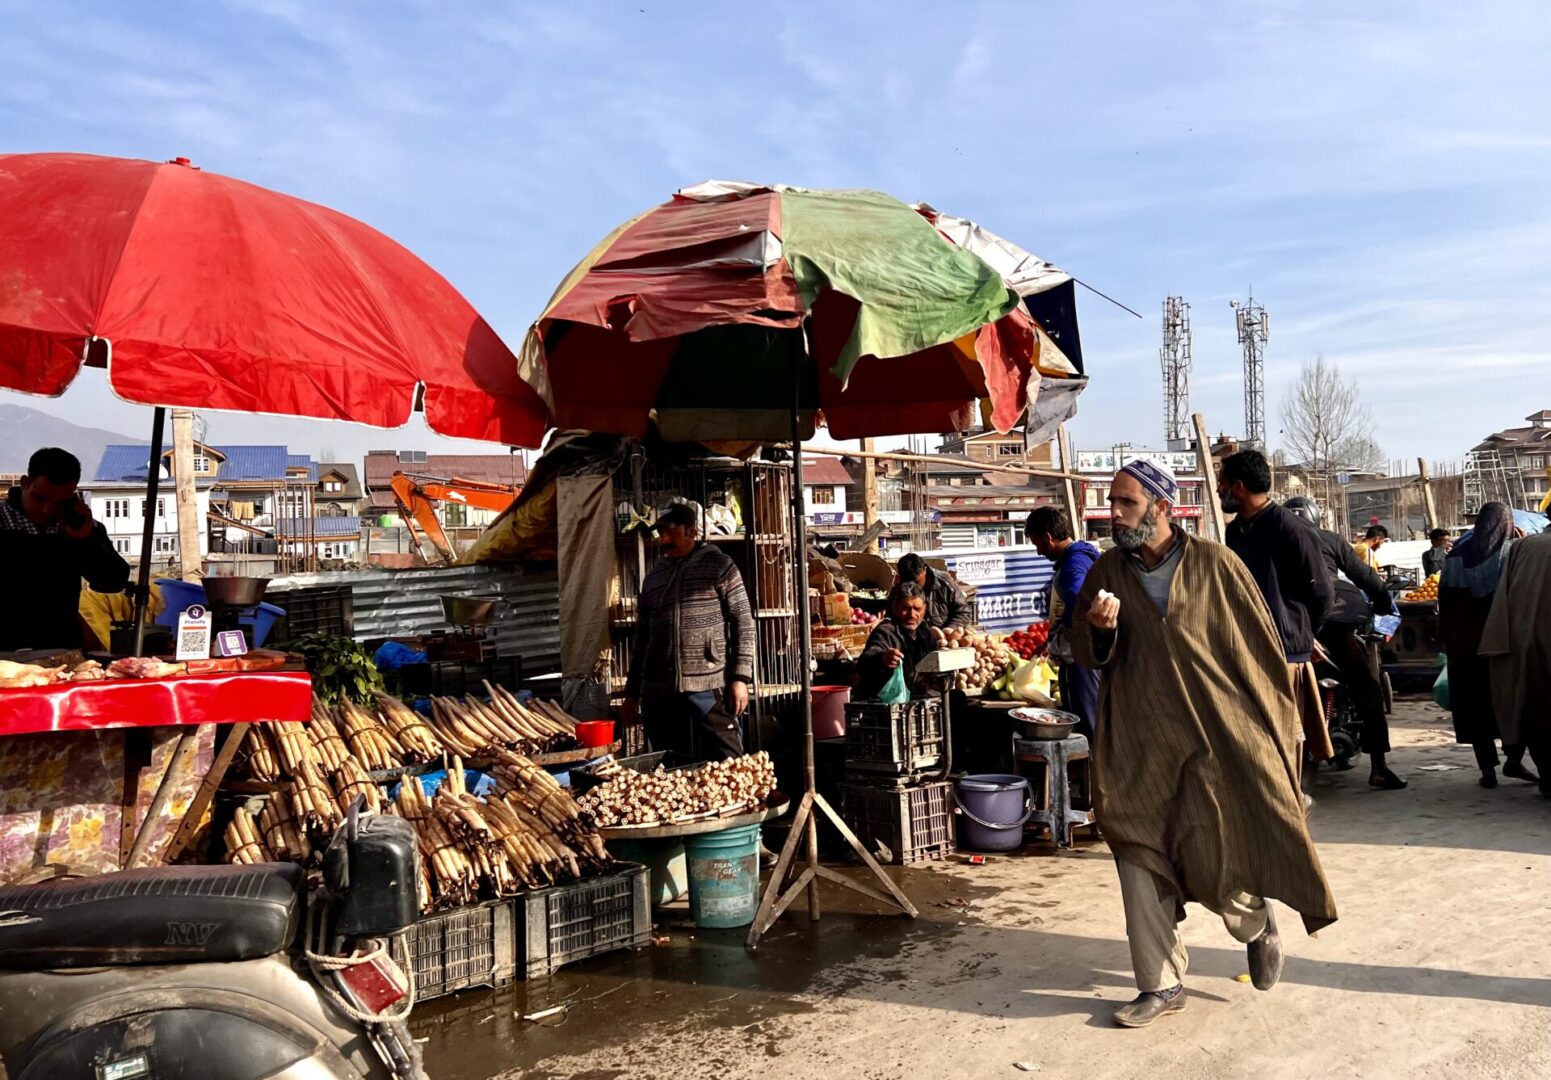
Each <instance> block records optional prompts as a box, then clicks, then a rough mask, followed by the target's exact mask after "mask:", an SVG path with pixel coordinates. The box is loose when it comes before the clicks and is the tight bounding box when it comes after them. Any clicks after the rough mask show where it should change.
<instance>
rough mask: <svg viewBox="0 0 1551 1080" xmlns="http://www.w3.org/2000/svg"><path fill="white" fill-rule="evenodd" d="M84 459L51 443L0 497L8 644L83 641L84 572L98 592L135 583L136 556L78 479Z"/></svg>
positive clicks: (5, 647)
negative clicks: (96, 516) (111, 535)
mask: <svg viewBox="0 0 1551 1080" xmlns="http://www.w3.org/2000/svg"><path fill="white" fill-rule="evenodd" d="M80 482H81V463H80V461H79V460H77V458H76V456H75V455H74V454H72V453H70V452H69V451H66V450H60V449H58V448H57V447H52V446H51V447H46V448H44V449H42V450H39V451H38V452H37V453H35V454H33V455H32V458H31V460H29V461H28V462H27V475H26V476H24V477H22V482H21V484H20V485H19V486H17V487H13V488H12V489H11V490H10V491H9V492H8V493H7V494H6V497H5V499H4V501H0V652H11V651H14V650H17V649H72V648H79V647H80V646H81V643H82V642H81V618H80V605H81V579H82V578H85V579H86V581H87V583H88V584H90V585H91V587H92V588H93V589H95V590H96V591H98V592H109V593H111V592H120V591H122V590H123V589H124V587H125V586H126V585H128V584H129V564H128V563H126V562H125V561H124V559H123V557H122V556H120V555H119V553H118V552H116V551H114V550H113V542H112V541H111V540H109V539H108V531H107V530H106V529H104V528H103V527H102V525H100V524H99V523H98V522H96V521H93V520H92V511H91V508H90V507H89V506H87V505H86V503H85V501H84V500H83V499H82V498H81V496H80V494H79V493H78V492H77V491H76V485H78V484H79V483H80Z"/></svg>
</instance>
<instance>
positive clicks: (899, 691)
mask: <svg viewBox="0 0 1551 1080" xmlns="http://www.w3.org/2000/svg"><path fill="white" fill-rule="evenodd" d="M878 700H879V701H881V702H883V703H884V704H885V705H898V704H899V703H900V702H903V701H909V700H910V691H909V690H907V689H905V665H904V664H903V663H901V664H900V665H899V667H897V668H895V669H894V674H892V675H890V676H889V680H888V682H886V683H884V684H883V689H882V690H879V691H878Z"/></svg>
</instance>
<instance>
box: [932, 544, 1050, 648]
mask: <svg viewBox="0 0 1551 1080" xmlns="http://www.w3.org/2000/svg"><path fill="white" fill-rule="evenodd" d="M921 554H922V555H925V556H928V557H933V558H938V557H940V558H942V559H943V560H944V561H945V562H946V563H947V564H948V569H949V570H950V571H952V572H953V574H954V576H956V577H957V578H958V579H959V581H960V582H961V583H963V584H964V585H966V586H968V585H973V586H974V587H975V608H976V616H977V618H978V620H979V622H980V625H981V626H984V627H985V628H986V629H988V630H995V631H996V632H997V633H1001V634H1010V633H1012V632H1013V631H1014V630H1022V629H1023V628H1024V627H1026V626H1028V625H1029V623H1031V622H1037V621H1039V620H1041V619H1044V618H1046V617H1047V616H1048V615H1049V608H1048V597H1047V596H1046V590H1047V589H1049V588H1050V578H1051V576H1052V575H1053V574H1054V573H1055V567H1054V566H1052V565H1051V563H1050V561H1049V560H1048V559H1046V558H1045V557H1044V556H1042V555H1040V553H1039V552H1037V551H1035V550H1034V549H1033V548H990V549H988V550H985V551H951V552H931V551H923V552H921Z"/></svg>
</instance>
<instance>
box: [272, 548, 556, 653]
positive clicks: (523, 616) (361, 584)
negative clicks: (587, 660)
mask: <svg viewBox="0 0 1551 1080" xmlns="http://www.w3.org/2000/svg"><path fill="white" fill-rule="evenodd" d="M310 585H349V586H350V587H351V592H352V603H351V606H352V608H353V611H354V616H355V636H356V638H357V639H365V638H377V637H390V636H393V635H396V634H417V633H423V632H425V631H430V630H445V629H447V621H446V620H445V619H444V618H443V617H442V602H441V597H442V596H443V595H454V596H456V595H463V596H496V597H499V598H500V601H501V603H500V605H499V606H498V608H497V611H496V621H495V627H496V647H497V648H498V649H499V650H500V653H501V655H503V656H521V657H522V666H523V671H524V673H525V674H526V675H540V674H546V673H549V672H554V671H558V670H559V669H560V589H559V584H558V581H557V579H556V576H555V573H554V571H552V570H551V571H542V572H537V573H533V572H528V571H524V570H523V569H521V568H520V567H515V566H454V567H445V568H443V567H436V568H429V567H427V568H416V569H410V570H331V571H324V572H321V573H316V574H282V575H280V576H278V577H275V578H272V579H271V581H270V587H271V588H275V589H295V588H301V587H303V586H310Z"/></svg>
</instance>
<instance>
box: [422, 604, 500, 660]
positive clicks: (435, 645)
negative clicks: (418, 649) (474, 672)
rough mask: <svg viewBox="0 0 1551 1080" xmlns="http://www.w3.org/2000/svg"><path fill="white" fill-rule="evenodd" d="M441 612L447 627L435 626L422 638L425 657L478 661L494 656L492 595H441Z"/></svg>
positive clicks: (430, 658)
mask: <svg viewBox="0 0 1551 1080" xmlns="http://www.w3.org/2000/svg"><path fill="white" fill-rule="evenodd" d="M441 601H442V615H443V617H444V618H446V620H447V623H448V625H450V626H451V627H452V629H451V630H435V631H432V633H431V635H430V636H429V637H427V638H426V639H425V655H426V659H427V660H452V661H458V662H460V663H466V664H480V663H484V662H485V661H486V660H494V659H496V647H495V627H494V626H493V625H492V624H493V623H494V622H495V613H496V605H497V603H499V599H498V598H497V597H494V596H443V597H442V598H441Z"/></svg>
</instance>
